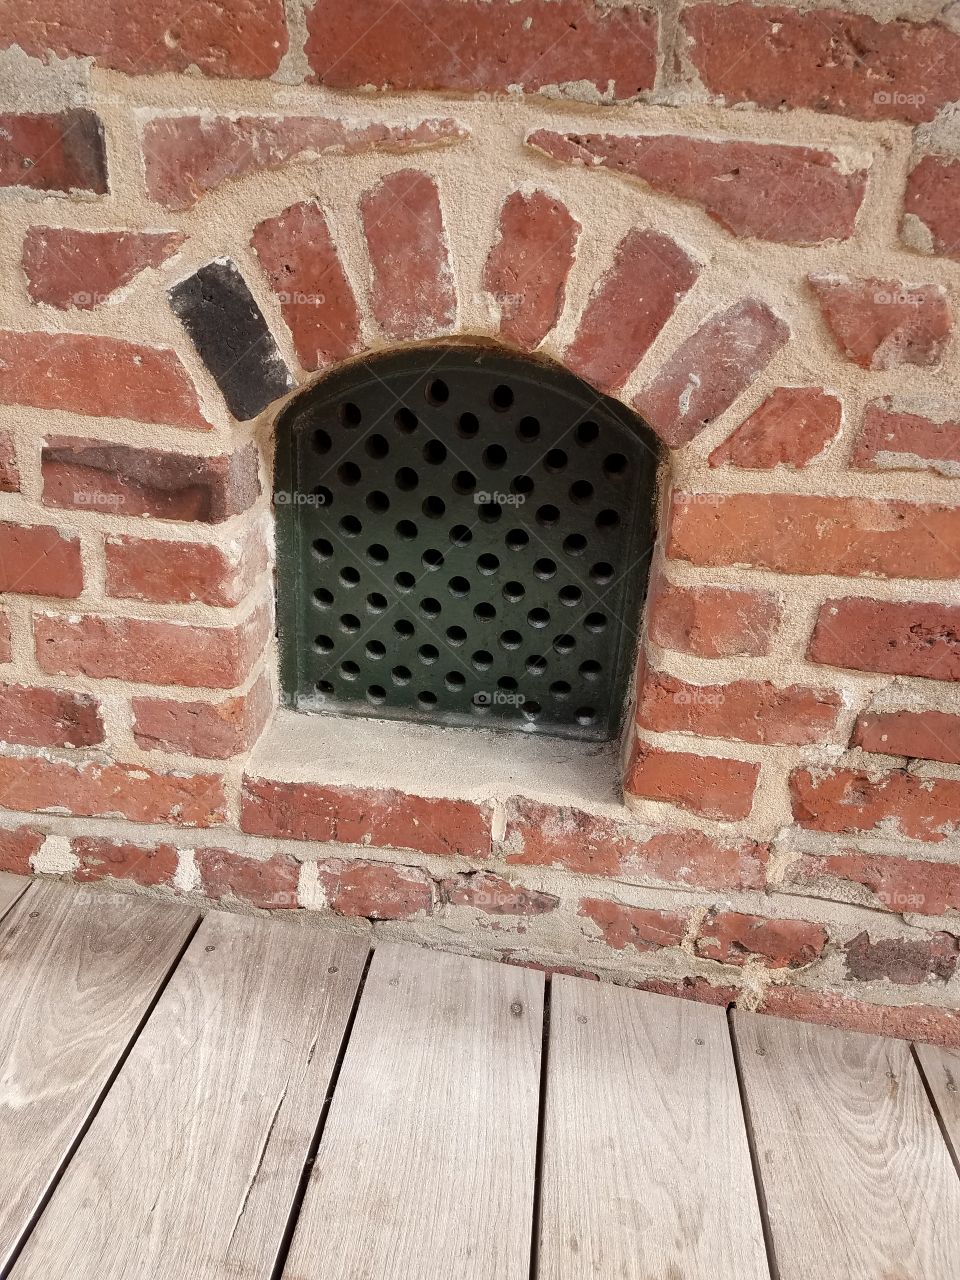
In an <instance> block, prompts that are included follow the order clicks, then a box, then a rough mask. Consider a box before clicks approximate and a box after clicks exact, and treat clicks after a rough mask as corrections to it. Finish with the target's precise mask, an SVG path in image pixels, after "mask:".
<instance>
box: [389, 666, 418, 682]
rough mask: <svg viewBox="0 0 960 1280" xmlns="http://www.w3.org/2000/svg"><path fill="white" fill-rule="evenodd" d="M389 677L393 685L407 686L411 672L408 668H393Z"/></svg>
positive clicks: (411, 676) (411, 675)
mask: <svg viewBox="0 0 960 1280" xmlns="http://www.w3.org/2000/svg"><path fill="white" fill-rule="evenodd" d="M390 677H391V679H392V680H393V683H394V684H409V682H410V681H411V679H412V678H413V672H412V671H411V670H410V668H409V667H394V668H393V670H392V671H391V672H390Z"/></svg>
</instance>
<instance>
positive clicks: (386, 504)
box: [367, 489, 390, 516]
mask: <svg viewBox="0 0 960 1280" xmlns="http://www.w3.org/2000/svg"><path fill="white" fill-rule="evenodd" d="M367 508H368V510H370V511H372V512H373V513H374V515H377V516H382V515H383V514H384V512H386V511H389V510H390V499H389V498H388V497H387V495H386V494H385V493H384V492H383V491H382V490H381V489H374V491H373V492H372V493H368V494H367Z"/></svg>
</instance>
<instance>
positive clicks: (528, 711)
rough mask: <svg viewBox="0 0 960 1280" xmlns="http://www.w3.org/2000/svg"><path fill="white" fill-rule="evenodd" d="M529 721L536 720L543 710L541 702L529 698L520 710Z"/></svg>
mask: <svg viewBox="0 0 960 1280" xmlns="http://www.w3.org/2000/svg"><path fill="white" fill-rule="evenodd" d="M520 710H521V711H522V712H523V714H524V715H525V716H526V718H527V719H528V720H536V718H537V716H539V714H540V712H541V711H542V710H543V708H542V707H541V706H540V703H539V702H535V701H534V700H533V699H532V698H528V699H527V700H526V702H525V703H524V704H523V706H522V707H521V708H520Z"/></svg>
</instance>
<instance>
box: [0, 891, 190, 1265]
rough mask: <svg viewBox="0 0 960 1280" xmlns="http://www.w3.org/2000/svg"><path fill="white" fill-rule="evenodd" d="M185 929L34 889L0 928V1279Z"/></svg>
mask: <svg viewBox="0 0 960 1280" xmlns="http://www.w3.org/2000/svg"><path fill="white" fill-rule="evenodd" d="M196 921H197V915H196V912H194V911H192V910H187V909H186V908H183V907H179V906H167V905H163V904H160V903H156V902H151V901H149V900H147V899H144V898H135V897H120V896H119V895H117V894H104V893H100V894H97V893H92V892H90V891H89V890H84V889H80V888H77V887H75V886H73V885H65V884H54V883H51V882H49V881H35V882H34V883H33V884H31V886H30V888H29V889H28V890H27V892H26V893H25V894H24V895H23V897H22V898H21V899H20V901H19V902H18V903H17V904H16V905H15V906H14V907H13V909H12V910H11V911H10V912H9V913H8V914H7V915H6V916H5V917H4V919H3V921H2V923H0V1153H2V1154H0V1274H3V1271H4V1267H5V1266H6V1265H7V1264H8V1263H9V1260H10V1257H11V1255H12V1254H13V1253H14V1251H15V1250H16V1248H17V1247H18V1245H19V1242H20V1241H21V1240H22V1238H23V1236H24V1234H25V1233H26V1231H27V1230H28V1229H29V1227H30V1224H31V1222H32V1220H33V1219H34V1217H35V1214H36V1212H37V1209H38V1207H39V1206H40V1205H41V1204H42V1202H43V1200H44V1197H45V1196H46V1195H47V1193H48V1192H49V1189H50V1187H51V1186H52V1184H53V1183H54V1181H55V1180H56V1178H57V1176H58V1174H59V1173H60V1170H61V1169H62V1167H63V1165H64V1162H65V1161H66V1160H67V1159H68V1157H69V1155H70V1152H71V1150H72V1148H73V1146H74V1144H75V1142H76V1140H77V1137H78V1136H79V1134H80V1133H81V1131H82V1129H83V1126H84V1124H85V1123H86V1122H87V1120H88V1119H89V1117H90V1115H91V1113H92V1112H93V1111H94V1110H95V1108H96V1106H97V1103H98V1102H99V1100H100V1098H101V1096H102V1094H103V1091H104V1089H105V1088H106V1086H107V1085H108V1083H109V1081H110V1078H111V1075H112V1074H113V1072H114V1071H115V1069H116V1066H117V1063H118V1061H119V1060H120V1059H121V1057H122V1055H123V1053H124V1051H125V1050H126V1048H127V1046H128V1045H129V1043H130V1041H131V1039H132V1038H133V1036H134V1035H135V1034H136V1031H137V1028H138V1026H139V1024H140V1022H141V1021H142V1019H143V1017H144V1015H145V1014H146V1012H147V1010H148V1009H149V1007H150V1005H151V1003H152V1001H153V999H154V997H155V996H156V993H157V991H158V989H159V987H160V985H161V984H162V982H163V981H164V979H165V978H166V977H167V974H168V973H169V971H170V969H171V967H172V966H173V965H174V964H175V963H176V960H177V956H178V955H179V954H180V952H181V950H182V948H183V946H184V944H185V943H186V941H187V939H188V937H189V936H190V931H191V929H192V928H193V927H194V925H195V924H196ZM66 1252H67V1253H68V1254H69V1249H67V1250H66Z"/></svg>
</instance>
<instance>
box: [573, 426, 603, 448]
mask: <svg viewBox="0 0 960 1280" xmlns="http://www.w3.org/2000/svg"><path fill="white" fill-rule="evenodd" d="M599 434H600V428H599V427H598V426H597V424H596V423H595V422H581V423H579V424H578V426H577V430H576V432H575V435H576V437H577V444H593V442H594V440H596V438H597V436H598V435H599Z"/></svg>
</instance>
